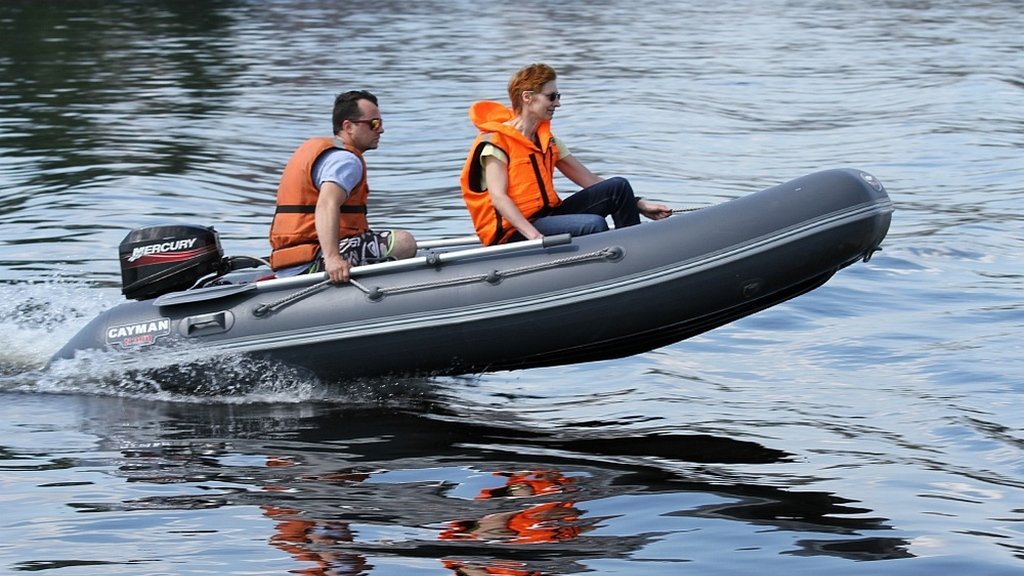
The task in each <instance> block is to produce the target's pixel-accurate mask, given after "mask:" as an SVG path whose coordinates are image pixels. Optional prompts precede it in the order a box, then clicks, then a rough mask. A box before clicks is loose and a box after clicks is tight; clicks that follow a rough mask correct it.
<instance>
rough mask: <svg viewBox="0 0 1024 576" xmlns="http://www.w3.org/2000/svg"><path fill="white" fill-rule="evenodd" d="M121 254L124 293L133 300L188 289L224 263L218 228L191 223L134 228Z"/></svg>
mask: <svg viewBox="0 0 1024 576" xmlns="http://www.w3.org/2000/svg"><path fill="white" fill-rule="evenodd" d="M118 255H119V260H120V263H121V293H122V294H124V295H125V297H126V298H130V299H132V300H146V299H148V298H156V297H157V296H160V295H162V294H166V293H168V292H177V291H180V290H187V289H188V288H191V287H192V286H193V285H195V283H196V282H197V281H198V280H199V279H200V278H202V277H204V276H207V275H208V274H211V273H213V272H220V271H221V270H222V268H223V266H224V264H223V261H224V251H223V249H222V248H221V246H220V236H219V235H218V234H217V231H216V230H214V229H213V228H212V227H207V226H197V225H191V224H175V225H166V226H150V227H146V228H137V229H135V230H132V231H131V232H129V233H128V235H127V236H125V237H124V240H122V241H121V245H120V247H119V249H118Z"/></svg>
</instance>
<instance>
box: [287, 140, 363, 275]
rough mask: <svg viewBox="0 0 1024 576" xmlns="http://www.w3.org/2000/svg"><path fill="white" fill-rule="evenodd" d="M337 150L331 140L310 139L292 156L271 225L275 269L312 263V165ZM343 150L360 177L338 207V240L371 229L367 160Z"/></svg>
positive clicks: (314, 195) (316, 242)
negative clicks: (359, 167) (355, 161)
mask: <svg viewBox="0 0 1024 576" xmlns="http://www.w3.org/2000/svg"><path fill="white" fill-rule="evenodd" d="M331 149H340V148H339V147H338V146H337V145H336V144H335V142H334V140H332V139H331V138H311V139H309V140H306V141H305V142H303V143H302V145H301V146H299V148H298V149H297V150H296V151H295V153H294V154H292V157H291V159H290V160H288V164H287V165H285V167H284V173H282V174H281V183H280V184H279V185H278V187H277V209H276V210H275V211H274V221H273V222H272V223H271V225H270V247H271V248H272V250H273V251H272V252H271V253H270V266H271V267H272V268H273V269H274V270H280V269H281V268H287V267H288V266H295V265H298V264H304V263H306V262H312V261H313V259H314V258H316V253H317V250H319V249H320V241H319V240H318V239H317V235H316V201H317V198H318V197H319V196H320V190H318V189H317V187H316V183H314V182H313V163H314V162H316V159H317V158H319V157H320V155H321V154H323V153H324V152H326V151H328V150H331ZM344 149H345V150H348V151H349V152H351V153H353V154H355V155H356V157H357V158H359V162H360V163H361V164H362V165H363V177H362V178H361V179H360V180H359V184H358V185H356V187H355V189H354V190H349V191H348V193H349V194H348V198H346V199H345V202H343V203H342V205H341V219H340V221H339V225H338V235H339V236H338V237H339V238H348V237H351V236H358V235H359V234H362V233H364V232H366V231H367V230H369V229H370V226H369V224H368V223H367V221H366V197H367V196H368V195H369V194H370V187H369V186H368V185H367V183H366V161H365V160H364V159H363V155H362V154H361V153H360V152H359V151H358V150H356V149H355V148H352V147H349V146H345V147H344Z"/></svg>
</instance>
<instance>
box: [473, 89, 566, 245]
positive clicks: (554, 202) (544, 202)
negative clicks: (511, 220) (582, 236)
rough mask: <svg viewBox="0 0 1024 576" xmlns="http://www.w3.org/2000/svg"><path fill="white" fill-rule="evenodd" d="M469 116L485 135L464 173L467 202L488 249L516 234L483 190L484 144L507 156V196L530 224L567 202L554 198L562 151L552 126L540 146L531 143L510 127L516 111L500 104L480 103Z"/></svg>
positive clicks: (545, 128) (543, 129)
mask: <svg viewBox="0 0 1024 576" xmlns="http://www.w3.org/2000/svg"><path fill="white" fill-rule="evenodd" d="M469 117H470V119H471V120H472V121H473V124H474V125H475V126H476V127H477V128H478V129H479V130H480V132H481V134H480V135H479V136H477V138H476V140H474V141H473V147H472V148H470V150H469V155H468V156H467V157H466V164H465V165H464V166H463V168H462V177H461V180H460V181H461V185H462V199H463V201H465V203H466V208H469V214H470V216H472V217H473V226H474V227H475V228H476V233H477V236H479V237H480V241H481V242H482V243H483V244H484V245H491V244H499V243H501V242H507V241H508V239H509V237H510V236H512V234H514V233H515V231H516V229H515V228H514V227H513V226H511V225H509V224H508V222H506V221H505V219H504V218H503V217H502V216H501V214H499V213H498V211H497V210H496V209H495V208H494V205H493V204H492V203H491V195H490V194H488V192H487V191H486V190H481V189H480V176H481V172H482V171H483V167H482V166H481V165H480V152H481V151H482V150H483V148H484V145H485V144H488V143H489V144H493V145H494V146H495V147H497V148H499V149H500V150H501V151H502V152H504V153H505V154H507V155H508V159H509V163H508V195H509V197H510V198H511V199H512V201H513V202H515V204H516V206H517V207H518V208H519V211H520V212H522V213H523V216H525V217H526V218H527V219H528V220H532V219H533V218H534V217H538V216H539V213H540V212H541V211H542V210H546V209H550V208H554V207H556V206H558V205H559V204H561V203H562V200H561V199H560V198H559V197H558V194H557V193H555V179H554V174H555V163H556V162H558V147H557V146H556V145H555V144H554V142H553V140H552V135H551V123H550V122H548V121H544V122H541V124H540V126H538V127H537V142H531V141H530V140H527V138H526V136H523V134H522V132H520V131H518V130H516V129H515V128H513V127H512V126H509V125H508V124H505V122H506V121H508V120H511V119H512V117H513V116H512V110H509V109H508V108H507V107H505V106H503V105H502V104H499V103H497V102H489V101H481V102H477V103H475V104H473V106H471V107H470V109H469Z"/></svg>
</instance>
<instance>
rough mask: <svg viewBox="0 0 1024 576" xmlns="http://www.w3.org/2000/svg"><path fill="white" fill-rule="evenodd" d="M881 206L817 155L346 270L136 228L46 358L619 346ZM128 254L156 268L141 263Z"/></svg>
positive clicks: (769, 300) (876, 196)
mask: <svg viewBox="0 0 1024 576" xmlns="http://www.w3.org/2000/svg"><path fill="white" fill-rule="evenodd" d="M891 212H892V204H891V202H890V201H889V198H888V196H887V195H886V193H885V190H884V189H883V187H882V185H881V184H880V183H879V182H878V181H877V180H875V179H874V178H873V177H871V176H870V175H868V174H865V173H863V172H859V171H856V170H829V171H824V172H819V173H815V174H811V175H808V176H804V177H802V178H798V179H796V180H793V181H790V182H787V183H785V184H781V185H778V186H774V187H772V188H768V189H766V190H762V191H760V192H757V193H754V194H750V195H748V196H744V197H742V198H738V199H736V200H732V201H729V202H724V203H722V204H719V205H716V206H711V207H708V208H704V209H702V210H700V211H697V212H692V213H688V214H683V215H678V216H675V217H673V218H668V219H666V220H661V221H657V222H649V223H645V224H643V225H640V226H632V227H628V228H622V229H617V230H612V231H609V232H605V233H601V234H594V235H590V236H584V237H578V238H571V239H570V238H568V237H564V238H558V239H545V240H544V241H536V242H522V243H518V244H509V245H503V246H495V247H485V248H479V247H477V248H471V249H462V250H459V249H453V248H452V247H450V246H449V247H441V246H439V247H434V248H432V249H429V250H427V251H425V252H424V253H423V255H422V256H419V257H417V258H414V259H411V260H403V261H399V262H386V263H382V264H377V265H371V266H364V267H359V268H356V269H355V271H356V272H355V281H354V282H352V283H351V284H346V285H329V284H326V283H325V282H322V279H323V276H322V275H305V276H299V277H291V278H280V279H266V280H256V279H255V278H256V276H258V275H259V274H263V273H266V272H267V271H266V270H264V271H262V272H259V271H257V272H256V273H255V275H254V274H253V273H248V272H240V271H235V272H234V273H229V274H227V275H222V274H221V273H222V272H224V269H225V265H223V264H222V262H224V261H226V260H230V259H222V260H219V259H220V258H221V256H222V254H220V247H219V242H216V238H214V239H213V240H214V241H212V242H206V241H202V239H201V238H200V239H197V238H194V237H189V238H163V237H159V236H153V237H147V236H146V235H145V234H141V235H140V236H139V237H138V238H136V240H137V242H135V243H134V244H133V245H130V246H128V247H127V248H128V249H127V250H125V245H124V244H122V266H123V271H124V272H125V284H126V285H125V292H126V294H128V295H129V296H131V297H135V298H140V299H141V300H140V301H137V302H126V303H123V304H121V305H119V306H116V307H115V308H113V309H111V310H108V311H106V312H104V313H103V314H101V315H100V316H99V317H97V318H96V319H94V320H93V321H92V322H90V323H89V324H88V325H87V326H86V327H85V328H83V329H82V330H81V332H80V333H79V334H78V335H77V336H75V337H74V338H73V339H72V340H71V341H69V342H68V343H67V344H66V345H65V346H64V347H63V348H62V349H61V350H60V351H59V352H58V353H57V355H56V357H55V358H57V359H61V358H71V357H73V356H74V355H75V354H76V353H78V352H81V351H85V350H90V349H106V350H110V351H112V352H114V353H115V354H116V353H120V352H132V353H133V354H134V355H137V356H140V357H159V356H167V357H169V358H173V357H174V356H173V354H174V349H175V347H176V346H181V347H183V348H185V349H190V350H195V349H197V348H198V349H201V350H202V351H203V353H204V354H209V355H212V356H218V355H239V354H241V355H250V356H255V357H259V358H269V359H272V360H274V361H278V362H282V363H284V364H285V365H289V366H295V367H301V368H304V369H308V370H310V371H312V372H313V373H315V374H317V375H318V376H321V377H324V378H328V379H337V378H338V377H347V378H351V377H363V376H378V375H387V374H459V373H468V372H478V371H485V370H498V369H515V368H525V367H535V366H546V365H558V364H565V363H572V362H580V361H589V360H600V359H608V358H617V357H622V356H626V355H630V354H635V353H639V352H643V351H647V350H651V349H653V348H656V347H659V346H663V345H666V344H670V343H672V342H676V341H679V340H682V339H685V338H689V337H691V336H694V335H696V334H700V333H702V332H705V331H707V330H710V329H712V328H715V327H717V326H721V325H722V324H725V323H728V322H731V321H733V320H736V319H738V318H742V317H744V316H747V315H749V314H752V313H755V312H757V311H759V310H763V309H765V308H767V307H769V306H773V305H775V304H778V303H780V302H783V301H785V300H788V299H790V298H793V297H795V296H798V295H800V294H803V293H805V292H807V291H809V290H812V289H814V288H816V287H818V286H820V285H821V284H823V283H824V282H825V281H827V280H828V279H829V278H830V277H831V276H832V275H833V274H835V273H836V271H838V270H839V269H841V268H843V267H845V266H848V265H850V264H852V263H853V262H856V261H857V260H859V259H865V258H867V257H869V256H870V255H871V254H872V253H873V252H874V251H875V250H877V249H878V248H879V244H880V243H881V242H882V239H883V238H884V237H885V234H886V232H887V231H888V228H889V222H890V217H891V216H890V215H891ZM127 240H128V239H126V242H127ZM175 253H180V254H181V259H182V261H181V262H180V263H179V262H177V260H175V259H174V258H175V257H174V256H173V254H175ZM211 255H212V256H211ZM168 259H170V260H168ZM168 262H172V263H174V266H171V267H170V268H167V267H165V266H162V265H164V264H167V263H168ZM140 263H151V264H154V265H157V266H159V268H158V269H159V272H156V273H154V274H152V276H148V277H147V276H145V275H143V276H142V277H140V274H139V267H140V265H141V264H140ZM211 271H212V272H211ZM172 272H173V273H172ZM129 273H130V276H129V275H128V274H129ZM179 273H182V274H184V273H188V274H186V278H187V279H188V280H189V281H190V282H191V280H192V276H191V275H192V274H195V275H199V274H206V273H210V274H211V278H207V279H203V280H200V283H199V286H198V287H195V288H192V289H188V290H184V291H177V292H170V293H166V294H162V293H161V292H163V291H165V290H168V289H178V290H180V289H181V287H182V285H181V284H180V282H179V280H180V279H179V278H176V275H177V274H179ZM184 286H185V287H187V286H188V284H184Z"/></svg>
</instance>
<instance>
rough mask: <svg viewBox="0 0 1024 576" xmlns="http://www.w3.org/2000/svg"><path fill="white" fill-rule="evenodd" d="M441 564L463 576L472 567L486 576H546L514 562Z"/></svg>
mask: <svg viewBox="0 0 1024 576" xmlns="http://www.w3.org/2000/svg"><path fill="white" fill-rule="evenodd" d="M441 563H442V564H444V567H445V568H447V569H449V570H452V571H454V572H455V573H456V574H462V573H463V572H460V570H462V569H463V568H466V567H471V568H474V569H476V570H483V571H484V573H486V574H494V575H495V576H544V575H543V573H541V572H539V571H537V570H530V569H528V568H527V567H526V564H523V563H522V562H515V561H513V560H487V561H485V562H484V563H469V562H460V561H458V560H442V561H441Z"/></svg>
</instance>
